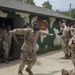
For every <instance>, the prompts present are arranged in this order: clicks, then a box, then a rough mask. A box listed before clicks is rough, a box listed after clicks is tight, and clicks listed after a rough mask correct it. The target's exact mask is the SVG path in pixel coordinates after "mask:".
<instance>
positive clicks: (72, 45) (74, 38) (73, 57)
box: [69, 34, 75, 67]
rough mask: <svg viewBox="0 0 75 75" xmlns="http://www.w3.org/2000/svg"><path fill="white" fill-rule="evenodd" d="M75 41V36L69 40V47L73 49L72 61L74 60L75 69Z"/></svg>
mask: <svg viewBox="0 0 75 75" xmlns="http://www.w3.org/2000/svg"><path fill="white" fill-rule="evenodd" d="M73 41H75V34H74V35H73V37H72V38H71V39H70V40H69V46H70V47H71V54H72V57H71V60H72V62H73V64H74V67H75V43H73Z"/></svg>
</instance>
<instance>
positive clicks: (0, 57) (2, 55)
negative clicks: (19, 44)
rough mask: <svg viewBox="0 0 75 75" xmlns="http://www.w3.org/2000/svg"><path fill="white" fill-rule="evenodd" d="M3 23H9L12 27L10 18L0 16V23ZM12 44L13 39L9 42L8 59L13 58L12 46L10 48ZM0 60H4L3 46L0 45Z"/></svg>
mask: <svg viewBox="0 0 75 75" xmlns="http://www.w3.org/2000/svg"><path fill="white" fill-rule="evenodd" d="M3 22H4V23H5V25H6V26H7V25H10V26H11V29H13V28H14V27H13V19H11V18H3V17H0V25H1V24H2V23H3ZM12 44H13V41H12V43H11V48H10V52H9V60H10V59H13V48H12ZM0 61H1V62H3V61H4V53H3V46H2V45H1V49H0Z"/></svg>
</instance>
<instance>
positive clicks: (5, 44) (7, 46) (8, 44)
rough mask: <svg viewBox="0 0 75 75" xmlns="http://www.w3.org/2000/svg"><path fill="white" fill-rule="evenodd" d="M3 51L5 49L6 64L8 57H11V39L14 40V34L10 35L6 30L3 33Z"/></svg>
mask: <svg viewBox="0 0 75 75" xmlns="http://www.w3.org/2000/svg"><path fill="white" fill-rule="evenodd" d="M3 35H4V36H3V42H2V43H3V49H4V58H5V62H7V61H8V57H9V51H10V47H11V41H12V40H11V39H12V34H11V33H9V32H8V31H7V30H6V29H4V31H3Z"/></svg>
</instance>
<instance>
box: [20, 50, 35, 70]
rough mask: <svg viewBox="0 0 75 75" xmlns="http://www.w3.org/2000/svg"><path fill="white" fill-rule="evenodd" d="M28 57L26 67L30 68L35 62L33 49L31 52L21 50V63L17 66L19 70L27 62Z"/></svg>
mask: <svg viewBox="0 0 75 75" xmlns="http://www.w3.org/2000/svg"><path fill="white" fill-rule="evenodd" d="M28 58H29V59H30V61H29V62H28V68H29V69H31V68H32V67H33V65H34V64H35V62H36V53H35V52H34V51H32V52H26V51H22V52H21V63H20V66H19V71H23V68H24V66H25V65H26V63H27V59H28Z"/></svg>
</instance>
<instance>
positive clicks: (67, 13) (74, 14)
mask: <svg viewBox="0 0 75 75" xmlns="http://www.w3.org/2000/svg"><path fill="white" fill-rule="evenodd" d="M56 12H59V13H61V14H64V15H66V16H69V17H70V11H60V10H56ZM71 17H72V18H75V8H74V9H71Z"/></svg>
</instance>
